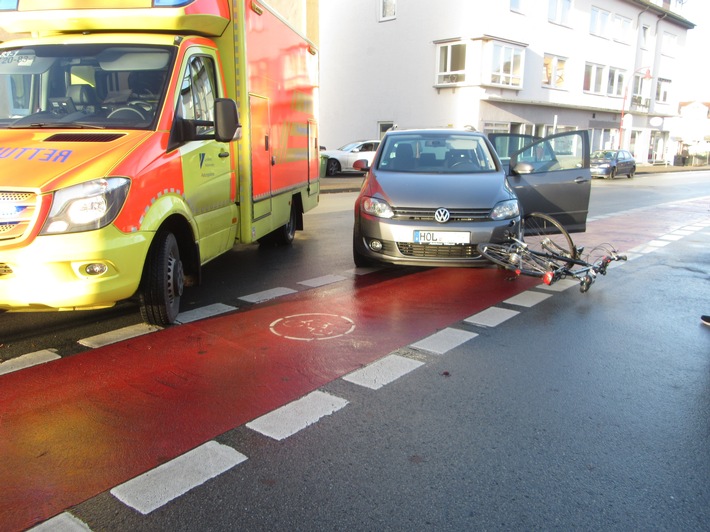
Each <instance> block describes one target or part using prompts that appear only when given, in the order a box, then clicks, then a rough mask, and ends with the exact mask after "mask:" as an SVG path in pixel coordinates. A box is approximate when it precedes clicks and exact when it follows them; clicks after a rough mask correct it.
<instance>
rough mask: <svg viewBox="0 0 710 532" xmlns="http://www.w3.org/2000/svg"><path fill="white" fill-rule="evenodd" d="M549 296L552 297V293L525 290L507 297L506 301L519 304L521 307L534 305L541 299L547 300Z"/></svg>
mask: <svg viewBox="0 0 710 532" xmlns="http://www.w3.org/2000/svg"><path fill="white" fill-rule="evenodd" d="M548 297H550V294H543V293H541V292H532V291H530V290H528V291H527V292H523V293H521V294H518V295H517V296H513V297H511V298H509V299H506V300H505V301H504V303H508V304H509V305H517V306H519V307H534V306H535V305H537V304H538V303H540V302H541V301H544V300H546V299H547V298H548Z"/></svg>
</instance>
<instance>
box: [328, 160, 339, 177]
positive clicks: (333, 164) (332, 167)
mask: <svg viewBox="0 0 710 532" xmlns="http://www.w3.org/2000/svg"><path fill="white" fill-rule="evenodd" d="M339 173H340V163H339V162H338V160H337V159H328V162H327V163H326V166H325V175H327V176H328V177H333V176H334V175H337V174H339Z"/></svg>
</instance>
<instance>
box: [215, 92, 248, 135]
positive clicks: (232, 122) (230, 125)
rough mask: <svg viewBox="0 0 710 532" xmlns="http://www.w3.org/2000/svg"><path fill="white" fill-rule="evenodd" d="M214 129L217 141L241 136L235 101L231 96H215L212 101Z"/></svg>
mask: <svg viewBox="0 0 710 532" xmlns="http://www.w3.org/2000/svg"><path fill="white" fill-rule="evenodd" d="M214 131H215V140H217V141H218V142H231V141H233V140H239V139H241V138H242V126H241V124H240V123H239V111H238V110H237V102H235V101H234V100H232V99H231V98H217V99H215V102H214Z"/></svg>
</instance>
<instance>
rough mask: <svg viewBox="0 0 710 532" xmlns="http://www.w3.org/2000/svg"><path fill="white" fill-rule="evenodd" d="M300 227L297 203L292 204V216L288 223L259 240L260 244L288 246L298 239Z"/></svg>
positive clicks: (290, 215)
mask: <svg viewBox="0 0 710 532" xmlns="http://www.w3.org/2000/svg"><path fill="white" fill-rule="evenodd" d="M297 225H298V220H297V214H296V206H295V203H292V204H291V214H289V217H288V222H286V223H285V224H284V225H282V226H281V227H279V228H278V229H274V230H273V231H271V232H270V233H269V234H268V235H266V236H264V237H262V238H260V239H259V244H266V245H272V246H288V245H291V244H292V243H293V239H294V238H295V237H296V226H297Z"/></svg>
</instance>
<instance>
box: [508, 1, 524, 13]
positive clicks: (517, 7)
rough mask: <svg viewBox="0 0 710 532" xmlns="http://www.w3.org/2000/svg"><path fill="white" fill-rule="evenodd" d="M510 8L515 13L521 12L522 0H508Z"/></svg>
mask: <svg viewBox="0 0 710 532" xmlns="http://www.w3.org/2000/svg"><path fill="white" fill-rule="evenodd" d="M510 10H511V11H515V12H516V13H522V12H523V0H510Z"/></svg>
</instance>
